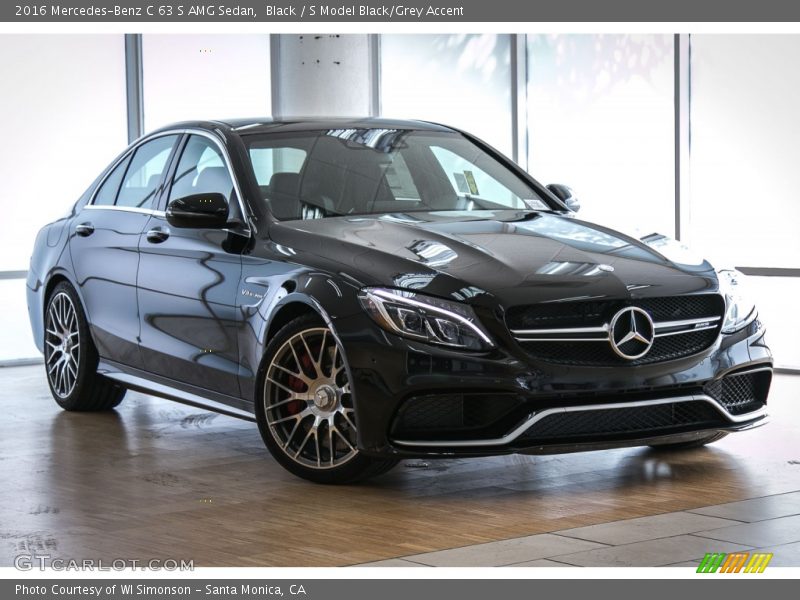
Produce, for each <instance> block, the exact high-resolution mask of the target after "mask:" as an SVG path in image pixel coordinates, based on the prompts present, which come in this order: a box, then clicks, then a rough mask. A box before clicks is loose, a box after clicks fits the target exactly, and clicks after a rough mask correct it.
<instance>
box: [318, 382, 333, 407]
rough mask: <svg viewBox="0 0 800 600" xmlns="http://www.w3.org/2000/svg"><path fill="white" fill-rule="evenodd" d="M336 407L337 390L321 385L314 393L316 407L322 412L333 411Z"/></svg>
mask: <svg viewBox="0 0 800 600" xmlns="http://www.w3.org/2000/svg"><path fill="white" fill-rule="evenodd" d="M335 405H336V390H334V389H333V388H332V387H331V386H329V385H321V386H319V387H318V388H317V391H316V392H314V406H316V407H317V408H318V409H320V410H331V409H332V408H333V407H334V406H335Z"/></svg>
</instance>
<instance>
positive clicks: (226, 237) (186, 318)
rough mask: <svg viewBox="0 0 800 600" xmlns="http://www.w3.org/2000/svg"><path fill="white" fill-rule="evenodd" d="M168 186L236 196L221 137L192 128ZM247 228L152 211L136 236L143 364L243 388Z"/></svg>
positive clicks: (227, 390)
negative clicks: (179, 220) (241, 296)
mask: <svg viewBox="0 0 800 600" xmlns="http://www.w3.org/2000/svg"><path fill="white" fill-rule="evenodd" d="M180 152H181V154H180V159H179V160H178V164H177V168H176V169H175V170H174V175H173V176H172V181H171V184H170V185H169V186H168V188H167V190H168V191H167V204H168V203H169V202H170V201H172V200H174V199H176V198H180V197H183V196H189V195H192V194H200V193H211V192H217V193H221V194H223V195H224V196H225V198H226V199H227V200H228V203H229V204H230V203H231V202H236V198H235V195H234V193H235V192H234V186H233V178H232V175H231V173H230V171H229V169H228V166H227V163H226V161H225V160H224V158H223V154H222V150H221V149H220V147H219V146H218V145H217V143H216V142H215V141H214V140H212V139H210V138H208V137H206V136H202V135H190V136H188V138H187V139H186V140H185V142H184V144H183V148H182V150H181V151H180ZM241 246H242V236H241V235H240V234H237V233H231V232H230V231H228V230H219V229H182V228H176V227H173V226H171V225H170V224H169V223H168V222H167V220H166V217H165V216H164V214H163V213H156V214H154V215H152V216H151V217H150V220H149V221H148V223H147V225H146V226H145V230H144V232H143V233H142V235H141V238H140V241H139V250H140V262H139V277H138V301H139V310H140V313H141V336H140V339H141V343H140V348H141V352H142V358H143V361H144V368H145V370H147V371H149V372H151V373H154V374H156V375H160V376H162V377H166V378H169V379H172V380H175V381H178V382H181V383H183V384H184V385H190V386H195V387H198V388H202V389H205V390H212V391H215V392H219V393H222V394H225V395H228V396H238V395H239V382H238V373H239V348H238V344H237V339H236V338H237V322H238V319H237V310H236V297H237V291H238V288H239V280H240V278H241V272H242V260H241V254H240V252H241Z"/></svg>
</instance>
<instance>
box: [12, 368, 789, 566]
mask: <svg viewBox="0 0 800 600" xmlns="http://www.w3.org/2000/svg"><path fill="white" fill-rule="evenodd" d="M798 392H800V377H797V376H791V375H779V376H777V377H776V379H775V382H774V386H773V392H772V395H771V397H770V410H771V414H772V421H771V423H770V424H768V425H767V426H766V427H762V428H760V429H757V430H754V431H751V432H748V433H742V434H740V435H733V436H729V437H728V438H726V439H725V440H723V441H722V442H720V443H718V444H716V445H715V446H713V447H710V448H706V449H700V450H693V451H687V452H682V453H678V452H655V451H652V450H649V449H626V450H614V451H606V452H593V453H584V454H572V455H561V456H546V457H523V456H512V457H501V458H491V459H477V460H448V461H439V462H436V461H421V460H415V461H406V462H404V463H401V465H400V466H398V467H397V468H396V469H395V470H394V471H392V472H391V473H389V474H388V475H385V476H383V477H381V478H379V479H377V480H374V481H372V482H370V483H369V484H365V485H360V486H353V487H321V486H314V485H311V484H308V483H305V482H303V481H301V480H298V479H295V478H294V477H293V476H291V475H289V474H288V473H286V472H285V471H283V469H281V468H280V467H278V466H277V465H276V463H275V462H274V461H273V460H272V459H271V458H270V456H269V455H268V453H267V451H266V450H265V449H264V447H263V446H262V443H261V440H260V438H259V435H258V432H257V430H256V428H255V425H254V424H252V423H250V422H247V421H241V420H237V419H233V418H230V417H225V416H220V415H216V414H213V413H209V412H204V411H202V410H199V409H194V408H191V407H187V406H183V405H180V404H176V403H172V402H168V401H165V400H159V399H155V398H151V397H146V396H143V395H141V394H134V393H129V395H128V397H127V398H126V400H125V402H124V403H123V404H122V405H121V406H120V407H119V408H118V410H117V411H115V412H110V413H106V414H75V413H66V412H62V411H60V410H59V409H58V407H57V406H56V405H55V403H54V402H53V401H52V399H51V398H50V395H49V392H48V390H47V386H46V384H45V380H44V372H43V367H41V366H32V367H14V368H0V405H2V410H3V417H2V418H0V481H3V482H4V483H5V485H4V486H2V488H0V566H10V565H12V564H13V560H14V557H15V556H17V555H20V554H30V553H36V554H39V555H50V556H51V557H61V558H95V559H103V560H111V559H116V558H136V559H152V558H172V559H186V560H188V559H193V560H194V561H195V565H196V566H332V565H354V564H361V563H373V564H374V563H375V562H376V561H385V562H379V563H377V564H384V565H387V566H392V565H400V566H424V565H447V566H450V565H464V566H484V565H486V566H488V565H510V564H513V565H532V566H537V565H541V566H565V565H586V566H616V565H619V566H653V565H683V564H687V565H688V564H693V563H696V562H698V561H699V559H700V558H702V556H703V555H704V553H706V552H710V551H717V552H728V551H731V550H739V549H741V550H747V549H751V548H769V549H770V550H769V551H771V552H774V554H775V557H774V559H773V562H772V563H771V564H772V565H773V566H776V565H792V566H800V442H799V441H798V440H800V403H799V402H798ZM387 559H391V560H387Z"/></svg>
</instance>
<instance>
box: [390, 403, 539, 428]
mask: <svg viewBox="0 0 800 600" xmlns="http://www.w3.org/2000/svg"><path fill="white" fill-rule="evenodd" d="M524 403H525V400H524V399H523V398H521V397H519V396H517V395H515V394H506V393H489V394H480V393H457V394H431V395H424V396H414V397H411V398H409V399H408V400H406V401H405V402H404V403H403V405H402V406H401V407H400V410H399V411H398V414H397V417H396V418H395V420H394V424H393V426H392V435H393V436H394V437H398V438H402V439H415V438H419V437H437V438H444V439H448V438H456V437H464V435H465V434H468V435H469V436H472V437H491V436H492V435H497V434H500V435H502V433H504V432H505V431H504V430H505V428H507V427H509V426H510V425H512V424H513V423H515V422H516V420H517V418H518V417H517V416H513V415H512V413H514V412H515V410H514V409H517V408H519V407H520V406H522V405H524Z"/></svg>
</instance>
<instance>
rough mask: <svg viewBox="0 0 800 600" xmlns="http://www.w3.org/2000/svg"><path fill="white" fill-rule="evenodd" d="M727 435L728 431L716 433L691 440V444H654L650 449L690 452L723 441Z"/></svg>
mask: <svg viewBox="0 0 800 600" xmlns="http://www.w3.org/2000/svg"><path fill="white" fill-rule="evenodd" d="M726 435H728V432H727V431H717V432H715V433H710V434H708V435H707V436H704V437H701V438H698V439H696V440H691V441H689V442H675V443H672V444H670V443H667V444H653V445H651V446H650V447H651V448H655V449H656V450H690V449H691V448H702V447H703V446H705V445H707V444H713V443H714V442H716V441H718V440H721V439H722V438H724V437H725V436H726Z"/></svg>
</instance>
